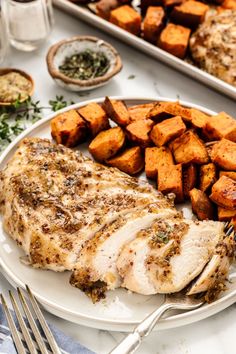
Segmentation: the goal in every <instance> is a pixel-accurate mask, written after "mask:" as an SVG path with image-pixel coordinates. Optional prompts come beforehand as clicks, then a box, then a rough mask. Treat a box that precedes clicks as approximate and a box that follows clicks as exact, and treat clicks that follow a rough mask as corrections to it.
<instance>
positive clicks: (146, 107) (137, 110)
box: [128, 103, 155, 123]
mask: <svg viewBox="0 0 236 354" xmlns="http://www.w3.org/2000/svg"><path fill="white" fill-rule="evenodd" d="M154 105H155V103H145V104H139V105H136V106H131V107H128V111H129V116H130V121H131V123H132V122H135V121H136V120H142V119H146V116H147V114H148V113H149V111H150V110H151V109H152V108H153V107H154Z"/></svg>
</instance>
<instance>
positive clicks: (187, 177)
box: [183, 163, 197, 199]
mask: <svg viewBox="0 0 236 354" xmlns="http://www.w3.org/2000/svg"><path fill="white" fill-rule="evenodd" d="M196 184H197V168H196V165H194V164H193V163H191V164H189V165H186V166H183V189H184V197H185V198H186V199H188V198H189V192H190V191H191V190H192V189H193V188H194V187H195V186H196Z"/></svg>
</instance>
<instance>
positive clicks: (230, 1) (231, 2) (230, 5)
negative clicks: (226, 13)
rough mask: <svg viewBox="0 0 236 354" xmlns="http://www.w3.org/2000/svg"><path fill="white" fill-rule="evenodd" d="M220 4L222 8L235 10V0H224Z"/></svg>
mask: <svg viewBox="0 0 236 354" xmlns="http://www.w3.org/2000/svg"><path fill="white" fill-rule="evenodd" d="M221 6H222V7H223V8H224V9H229V10H236V1H235V0H224V1H223V3H222V5H221Z"/></svg>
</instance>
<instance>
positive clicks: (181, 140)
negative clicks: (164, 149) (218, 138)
mask: <svg viewBox="0 0 236 354" xmlns="http://www.w3.org/2000/svg"><path fill="white" fill-rule="evenodd" d="M169 147H170V149H171V151H172V153H173V155H174V158H175V161H176V162H177V163H183V164H187V163H191V162H194V163H197V164H203V163H207V162H208V160H209V158H208V153H207V150H206V147H205V146H204V144H203V143H202V141H201V140H200V138H199V137H198V136H197V134H195V133H194V132H192V131H191V130H188V131H187V132H185V133H184V134H182V135H181V136H180V137H178V138H176V139H175V140H173V141H172V142H171V143H170V144H169Z"/></svg>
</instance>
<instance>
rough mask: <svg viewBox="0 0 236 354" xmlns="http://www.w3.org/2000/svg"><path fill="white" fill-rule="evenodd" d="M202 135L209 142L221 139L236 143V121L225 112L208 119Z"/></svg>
mask: <svg viewBox="0 0 236 354" xmlns="http://www.w3.org/2000/svg"><path fill="white" fill-rule="evenodd" d="M203 133H205V135H206V136H207V137H208V138H209V139H210V140H219V139H222V138H225V139H228V140H232V141H234V142H236V120H235V119H234V118H232V117H231V116H229V115H228V114H227V113H225V112H220V113H219V114H217V115H216V116H212V117H209V118H208V120H207V123H206V126H205V128H204V130H203Z"/></svg>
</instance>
